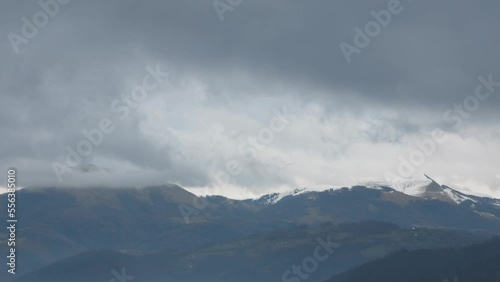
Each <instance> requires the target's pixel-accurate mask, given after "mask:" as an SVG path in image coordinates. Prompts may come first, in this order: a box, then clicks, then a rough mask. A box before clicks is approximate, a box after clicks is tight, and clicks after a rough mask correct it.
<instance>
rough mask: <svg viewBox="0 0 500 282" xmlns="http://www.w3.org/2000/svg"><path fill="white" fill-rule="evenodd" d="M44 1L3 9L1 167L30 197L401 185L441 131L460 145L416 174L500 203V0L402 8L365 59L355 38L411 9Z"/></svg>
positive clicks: (441, 150) (239, 193)
mask: <svg viewBox="0 0 500 282" xmlns="http://www.w3.org/2000/svg"><path fill="white" fill-rule="evenodd" d="M41 2H42V3H45V4H46V5H45V4H42V5H40V4H39V3H37V2H35V1H29V2H26V1H22V2H20V1H9V2H8V3H7V2H6V3H3V4H2V6H3V7H2V8H3V9H0V15H1V16H0V34H3V35H4V36H5V37H4V39H5V40H3V41H2V42H3V43H2V44H1V45H0V59H1V60H2V64H1V65H0V105H1V110H0V130H1V132H2V133H3V134H2V137H1V138H2V143H1V144H2V146H0V169H2V170H3V171H7V168H9V167H16V168H17V169H18V171H19V172H18V174H19V179H18V181H19V183H20V184H22V185H23V186H25V185H64V186H89V185H99V186H144V185H151V184H160V183H164V182H175V183H178V184H180V185H183V186H185V187H189V188H191V189H192V190H193V191H195V192H196V191H197V192H200V193H219V194H225V195H230V196H233V197H245V196H251V195H257V194H262V193H266V192H269V191H275V190H282V189H289V188H291V187H295V186H307V185H316V184H335V185H351V184H355V183H357V182H362V181H367V180H373V179H384V178H385V175H386V174H387V172H392V173H395V174H401V173H398V169H399V167H400V166H401V162H402V161H401V158H403V159H409V158H410V156H412V153H413V154H414V155H415V153H414V152H415V151H419V150H421V149H420V147H419V144H421V143H422V142H424V140H426V139H428V138H432V132H433V130H435V129H436V128H439V129H441V130H442V131H443V132H444V133H445V134H446V136H447V138H446V141H445V142H443V143H439V144H438V143H436V144H435V145H436V146H435V149H433V150H432V153H430V154H425V157H424V158H425V160H424V161H423V162H422V164H419V165H413V168H414V169H413V170H411V173H408V175H409V176H411V175H417V176H418V175H421V173H422V172H425V173H427V174H429V175H431V176H433V177H434V178H436V179H437V180H440V181H443V182H445V183H446V184H448V185H452V186H454V187H457V188H460V189H462V190H467V189H469V190H471V191H473V192H476V193H484V194H490V195H495V196H500V191H499V190H498V188H500V171H498V159H499V158H498V157H499V156H500V153H499V152H500V150H499V149H500V145H499V144H500V142H499V139H500V116H499V115H500V114H499V112H498V108H499V106H500V97H499V96H500V87H497V88H498V89H497V90H496V91H489V89H488V87H487V85H486V86H483V87H482V88H481V89H480V93H482V94H483V95H484V93H488V92H491V95H490V96H489V97H487V98H485V99H479V98H478V99H476V100H474V99H473V98H468V97H469V96H474V95H475V92H476V90H477V88H478V85H481V81H480V80H478V77H479V76H482V77H483V78H485V79H486V80H487V79H488V76H489V75H491V78H492V80H493V81H494V82H496V81H500V69H499V67H498V65H499V63H500V56H499V54H498V51H497V49H498V46H499V43H500V34H499V33H498V32H497V30H496V29H497V27H498V26H499V24H500V19H499V18H498V16H497V13H496V11H498V9H499V8H500V4H499V3H498V2H496V1H479V2H471V1H465V0H459V1H451V0H445V1H439V2H422V1H413V2H411V1H401V2H400V3H399V6H400V7H401V9H402V10H401V12H400V13H398V14H394V15H392V16H391V20H390V22H389V23H388V24H387V26H382V25H381V26H380V27H381V28H380V32H379V33H378V34H377V36H374V37H373V38H370V43H369V45H367V46H366V47H364V48H360V50H361V52H359V53H355V54H353V55H352V56H351V59H352V60H351V62H350V63H348V62H347V61H346V58H345V56H344V54H343V52H342V51H341V49H340V44H341V43H342V42H346V43H349V44H352V45H353V46H355V45H354V44H355V42H356V41H355V40H356V29H355V28H356V27H359V28H360V29H361V30H364V29H365V27H366V25H367V24H368V23H370V22H371V21H376V19H374V16H373V13H380V11H381V10H383V9H387V7H388V5H389V4H390V3H391V2H393V1H378V0H377V1H355V2H353V1H298V0H297V1H284V0H273V1H269V0H256V1H242V2H241V4H239V5H235V6H234V7H231V3H236V2H237V1H227V2H226V1H222V0H221V2H223V3H227V5H229V6H227V7H231V8H230V9H227V11H225V12H224V13H223V21H221V18H220V17H219V15H218V13H217V11H216V9H215V8H214V2H213V1H195V0H192V1H189V0H188V1H160V0H157V1H153V0H151V1H141V2H138V1H132V0H121V1H117V0H114V1H105V2H102V1H85V3H83V2H81V1H68V3H66V1H62V0H61V1H60V2H55V1H48V0H42V1H41ZM54 3H56V4H54ZM56 8H57V9H56ZM40 11H42V12H44V13H46V14H47V15H48V17H47V21H46V23H45V24H44V25H40V27H37V25H36V24H37V22H38V23H43V20H44V19H43V16H42V17H41V16H40V15H41V14H40V13H39V12H40ZM371 11H374V12H371ZM37 13H38V14H37ZM51 13H52V15H50V14H51ZM219 13H220V11H219ZM36 15H38V16H36ZM24 17H25V20H23V18H24ZM26 21H28V22H30V23H31V24H33V25H35V27H36V29H37V31H36V32H31V33H29V32H28V33H27V34H28V35H29V36H31V37H32V38H28V37H26V36H25V35H26V32H25V34H23V30H24V31H29V27H25V25H26ZM13 34H15V36H14V35H13ZM33 34H34V35H33ZM16 36H18V37H16ZM13 38H14V39H16V40H14V39H13ZM19 38H24V40H22V39H19ZM13 40H14V41H13ZM16 51H18V52H17V53H16ZM148 66H149V67H152V68H155V67H157V66H159V68H161V70H162V71H165V72H168V73H169V76H168V78H166V79H164V81H162V82H161V84H160V85H159V86H158V87H155V88H154V89H152V90H148V95H147V97H146V98H145V99H144V100H142V101H141V102H139V103H136V104H138V106H137V108H135V104H134V105H133V107H130V109H129V110H130V112H129V114H128V115H127V117H126V118H123V119H122V118H120V113H119V112H117V111H116V110H113V106H112V105H113V102H114V101H116V100H119V101H120V103H122V105H126V104H125V103H126V102H124V101H125V100H123V99H131V98H130V97H131V94H132V93H133V92H134V91H135V90H134V89H136V86H140V85H142V84H143V79H144V77H145V76H146V75H147V74H148V71H147V70H146V68H147V67H148ZM494 84H495V83H493V85H494ZM483 85H484V83H483ZM490 86H491V85H490ZM493 90H494V87H493ZM127 97H128V98H127ZM476 102H477V103H476ZM283 111H287V112H288V113H289V114H290V115H293V116H294V117H293V118H291V119H290V122H289V123H287V124H286V125H285V126H284V128H283V130H276V129H280V128H281V127H280V126H278V123H277V121H276V118H279V115H277V114H276V112H279V113H283ZM443 115H445V117H443ZM103 119H110V120H111V121H112V123H113V125H114V126H115V129H114V130H113V132H111V133H109V134H104V135H103V140H102V143H99V145H97V146H94V147H93V149H92V152H91V153H90V154H89V156H85V157H84V158H82V162H81V163H80V164H79V165H78V166H76V167H75V168H73V167H71V172H67V173H64V176H63V181H62V182H61V181H59V180H58V177H57V174H56V173H55V172H54V169H53V164H54V162H59V163H61V164H63V165H67V163H66V162H65V155H67V150H66V148H67V146H70V147H72V148H74V149H75V150H76V147H77V144H78V143H79V142H80V141H82V140H85V138H86V137H85V135H84V134H83V133H82V131H84V130H86V131H89V130H92V129H96V128H99V124H100V122H101V121H102V120H103ZM273 121H274V122H275V123H276V124H274V128H273V126H272V122H273ZM249 138H250V139H249ZM252 140H256V141H252ZM252 142H253V143H252ZM251 144H253V145H251ZM424 153H425V152H424ZM414 157H415V156H414ZM417 157H418V156H417ZM417 163H418V162H417ZM401 176H407V175H401Z"/></svg>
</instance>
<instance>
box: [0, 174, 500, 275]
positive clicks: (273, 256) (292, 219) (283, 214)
mask: <svg viewBox="0 0 500 282" xmlns="http://www.w3.org/2000/svg"><path fill="white" fill-rule="evenodd" d="M17 198H18V208H17V210H18V218H19V227H18V242H19V246H18V256H19V258H18V265H19V266H18V274H17V275H16V278H17V279H16V280H14V281H22V282H24V281H29V282H42V281H51V282H57V281H67V280H71V281H110V279H112V278H113V275H116V272H117V271H118V272H119V271H121V270H122V268H126V269H127V270H126V271H130V273H133V276H135V277H137V278H138V280H137V281H151V282H153V281H186V282H196V281H264V282H265V281H279V280H280V279H281V280H283V279H291V280H289V281H297V280H293V279H294V277H295V279H301V278H300V277H299V276H293V275H292V276H290V275H289V276H286V275H285V272H286V271H287V270H289V269H291V267H292V266H293V265H296V264H297V265H299V266H300V265H301V263H302V262H303V261H304V259H305V258H307V257H310V256H311V253H312V252H314V251H315V248H316V247H317V246H318V244H319V243H318V240H323V241H325V240H328V238H330V240H332V241H334V242H335V244H338V246H339V247H338V248H336V249H335V252H333V253H332V254H331V256H330V257H329V259H328V260H326V261H324V262H322V263H321V265H318V267H317V270H315V271H314V273H310V274H308V275H309V276H308V279H307V280H308V281H326V280H327V279H330V278H331V277H333V276H334V275H339V274H340V273H342V272H345V271H349V270H351V269H353V267H356V266H360V265H362V264H364V263H368V262H370V261H374V260H377V259H382V258H383V257H385V256H386V255H389V254H392V253H394V252H398V251H400V250H402V249H406V250H420V249H437V248H459V247H464V246H466V245H470V244H473V243H477V242H479V241H482V240H486V239H488V238H490V237H491V236H493V235H496V234H498V233H499V232H500V200H498V199H493V198H488V197H480V196H475V195H467V194H464V193H461V192H459V191H457V190H454V189H452V188H451V187H448V186H446V185H440V184H438V183H437V182H436V181H434V180H433V179H431V178H430V177H426V178H425V179H423V180H418V181H416V180H412V181H405V182H401V183H393V184H387V183H375V182H372V183H364V184H360V185H357V186H352V187H314V188H303V189H294V190H292V191H290V192H288V193H272V194H268V195H264V196H262V197H259V198H256V199H246V200H234V199H228V198H226V197H222V196H207V197H198V196H196V195H194V194H192V193H190V192H188V191H186V190H185V189H183V188H181V187H179V186H177V185H170V184H169V185H164V186H158V187H146V188H141V189H136V188H116V189H111V188H78V189H70V188H43V187H27V188H25V189H22V190H21V191H19V192H18V197H17ZM6 200H7V198H6V195H1V196H0V201H1V202H2V203H6ZM0 219H1V220H6V218H5V215H4V214H2V215H1V216H0ZM0 236H1V237H0V241H1V242H0V245H1V246H2V248H3V247H4V246H6V242H5V240H6V236H7V234H6V233H4V231H2V233H0ZM2 251H4V250H2ZM113 271H114V272H113ZM2 275H3V274H2ZM283 275H285V276H283ZM297 277H298V278H297ZM0 278H2V281H11V280H4V278H5V279H12V277H10V276H5V277H0ZM139 279H140V280H139ZM283 281H285V280H283Z"/></svg>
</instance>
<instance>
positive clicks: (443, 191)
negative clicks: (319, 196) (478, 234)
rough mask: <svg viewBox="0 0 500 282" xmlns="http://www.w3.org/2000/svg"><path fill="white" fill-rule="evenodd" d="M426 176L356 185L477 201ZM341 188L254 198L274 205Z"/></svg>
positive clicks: (430, 197)
mask: <svg viewBox="0 0 500 282" xmlns="http://www.w3.org/2000/svg"><path fill="white" fill-rule="evenodd" d="M424 176H425V178H424V177H423V178H420V179H417V178H407V179H401V180H397V181H392V182H379V181H368V182H363V183H360V184H358V185H356V186H364V187H367V188H370V189H377V190H380V189H382V188H384V187H388V188H392V189H394V190H395V191H398V192H401V193H404V194H406V195H409V196H413V197H417V198H422V199H428V200H440V201H445V202H451V203H455V204H460V203H462V202H464V201H467V200H470V201H472V202H473V203H476V202H477V200H476V199H477V197H474V196H469V195H466V194H464V193H461V192H459V191H457V190H454V189H452V188H450V187H448V186H445V185H440V184H438V183H437V182H436V181H434V179H432V178H431V177H429V176H427V175H425V174H424ZM341 188H346V187H345V186H335V185H316V186H312V187H305V188H296V189H293V190H291V191H287V192H282V193H274V194H268V195H264V196H262V197H260V198H258V199H253V200H258V201H260V202H261V203H262V204H264V205H272V204H275V203H277V202H279V201H281V200H282V199H283V198H285V197H289V196H297V195H301V194H305V193H310V192H322V191H327V190H339V189H341ZM351 188H352V187H351ZM351 188H348V189H351Z"/></svg>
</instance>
